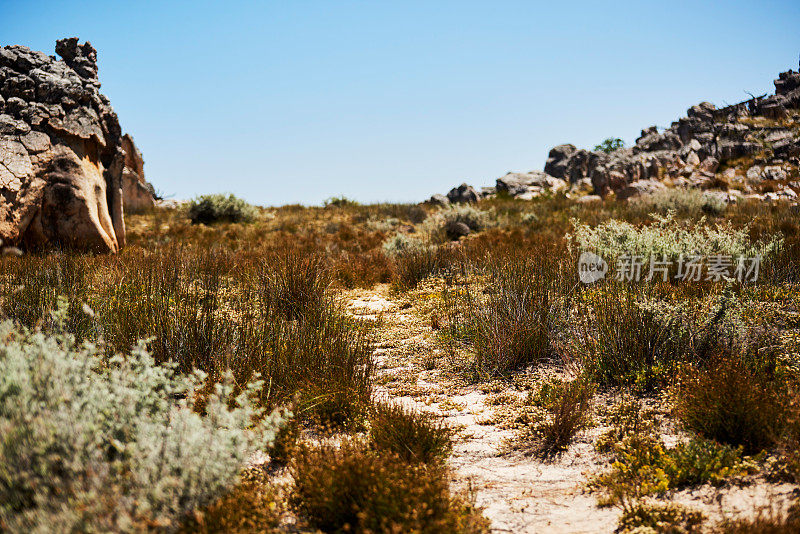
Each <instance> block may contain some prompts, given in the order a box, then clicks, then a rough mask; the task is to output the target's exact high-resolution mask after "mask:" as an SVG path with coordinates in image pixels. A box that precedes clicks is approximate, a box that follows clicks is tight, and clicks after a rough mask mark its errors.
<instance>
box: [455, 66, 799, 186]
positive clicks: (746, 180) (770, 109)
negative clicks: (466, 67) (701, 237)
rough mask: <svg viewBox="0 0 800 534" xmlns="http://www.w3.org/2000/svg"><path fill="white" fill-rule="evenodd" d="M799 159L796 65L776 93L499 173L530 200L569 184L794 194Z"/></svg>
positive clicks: (502, 182)
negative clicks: (540, 165) (624, 141)
mask: <svg viewBox="0 0 800 534" xmlns="http://www.w3.org/2000/svg"><path fill="white" fill-rule="evenodd" d="M799 158H800V73H799V72H795V71H788V72H784V73H782V74H780V76H779V78H778V79H777V80H775V94H774V95H771V96H760V97H753V98H751V99H750V100H746V101H744V102H741V103H739V104H734V105H732V106H727V107H725V108H721V109H716V108H715V106H714V105H713V104H710V103H708V102H702V103H700V104H698V105H696V106H692V107H691V108H690V109H689V110H688V112H687V116H686V117H683V118H681V119H679V120H677V121H676V122H673V123H672V125H671V126H670V127H669V128H667V129H666V130H664V131H661V132H659V130H658V128H656V127H655V126H652V127H650V128H647V129H645V130H642V133H641V136H640V137H639V139H637V140H636V145H635V146H633V147H631V148H622V149H619V150H615V151H613V152H610V153H605V152H601V151H590V150H583V149H578V148H576V147H575V146H574V145H569V144H567V145H559V146H557V147H555V148H553V149H551V150H550V153H549V155H548V158H547V162H546V164H545V167H544V173H542V172H539V171H532V172H529V173H509V174H508V175H506V176H504V177H501V178H498V179H497V184H496V190H497V192H501V193H505V194H507V195H510V196H512V197H515V198H522V199H528V198H533V197H535V196H539V195H541V194H544V193H546V192H548V191H558V190H562V189H564V188H565V186H566V187H569V189H570V191H571V192H572V193H573V194H574V195H575V196H576V197H577V196H581V195H584V194H586V193H594V194H596V195H601V196H603V197H605V196H607V195H609V194H610V193H614V194H616V196H617V197H618V198H628V197H631V196H636V195H639V194H643V193H649V192H653V191H656V190H658V189H662V188H664V187H695V188H703V189H709V188H715V189H724V190H728V189H731V190H733V191H734V192H737V193H741V194H750V195H751V196H752V197H753V198H765V199H768V200H772V199H781V198H784V199H790V200H791V199H795V198H797V193H798V192H800V159H799ZM468 187H469V186H467V185H466V184H464V185H462V186H461V189H464V188H468ZM469 189H472V188H471V187H469ZM760 194H761V195H760ZM448 196H450V195H448ZM457 198H458V200H457V201H471V200H472V198H468V197H466V196H458V197H457ZM450 200H451V201H453V200H454V199H453V198H451V199H450Z"/></svg>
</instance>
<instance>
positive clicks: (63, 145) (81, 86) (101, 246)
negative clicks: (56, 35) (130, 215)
mask: <svg viewBox="0 0 800 534" xmlns="http://www.w3.org/2000/svg"><path fill="white" fill-rule="evenodd" d="M56 52H57V53H58V54H59V55H60V56H61V57H62V58H63V59H62V60H57V59H56V58H55V57H52V56H48V55H46V54H43V53H41V52H37V51H33V50H30V49H28V48H26V47H24V46H16V45H12V46H6V47H2V48H0V95H2V98H1V99H0V193H2V198H0V238H1V239H2V240H3V242H4V243H5V244H8V245H14V246H16V245H21V246H22V247H23V248H26V247H53V246H55V247H69V248H78V249H86V250H94V251H100V252H116V251H117V250H119V248H120V247H121V246H123V245H124V244H125V225H124V222H123V216H122V215H123V198H122V173H123V168H124V165H125V152H124V151H123V149H122V132H121V129H120V125H119V121H118V119H117V115H116V113H114V110H113V109H112V108H111V105H110V103H109V100H108V99H107V98H106V97H105V96H103V95H102V94H100V92H99V88H100V82H99V81H98V79H97V52H96V51H95V50H94V48H92V46H91V44H89V43H88V42H87V43H84V44H79V43H78V39H77V38H75V37H73V38H69V39H61V40H59V41H58V42H57V43H56Z"/></svg>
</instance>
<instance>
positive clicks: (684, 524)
mask: <svg viewBox="0 0 800 534" xmlns="http://www.w3.org/2000/svg"><path fill="white" fill-rule="evenodd" d="M704 519H705V517H704V516H703V514H702V513H700V512H697V511H694V510H690V509H688V508H686V507H685V506H681V505H680V504H673V503H667V504H661V503H643V502H638V503H636V504H635V505H634V506H633V507H631V508H630V509H628V510H624V511H623V512H622V516H621V517H620V519H619V525H618V527H617V530H616V532H618V533H620V534H633V533H644V532H652V533H656V534H689V533H692V532H700V531H701V526H702V523H703V521H704Z"/></svg>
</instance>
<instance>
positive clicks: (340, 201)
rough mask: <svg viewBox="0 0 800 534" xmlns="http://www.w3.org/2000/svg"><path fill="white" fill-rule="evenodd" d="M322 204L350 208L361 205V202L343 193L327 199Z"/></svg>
mask: <svg viewBox="0 0 800 534" xmlns="http://www.w3.org/2000/svg"><path fill="white" fill-rule="evenodd" d="M322 205H323V206H325V207H326V208H327V207H329V206H331V207H334V208H350V207H355V206H359V205H360V204H359V203H358V202H356V201H355V200H352V199H349V198H347V197H346V196H344V195H342V196H338V197H330V198H328V199H326V200H325V201H324V202H323V203H322Z"/></svg>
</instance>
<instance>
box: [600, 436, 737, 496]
mask: <svg viewBox="0 0 800 534" xmlns="http://www.w3.org/2000/svg"><path fill="white" fill-rule="evenodd" d="M611 450H612V454H613V457H614V462H613V464H612V465H611V469H610V470H609V471H607V472H605V473H602V474H600V475H598V476H597V477H595V478H593V479H592V480H591V482H590V487H592V488H595V489H601V490H602V491H603V492H604V495H603V497H602V498H601V504H605V505H610V504H618V505H621V506H622V508H623V509H629V508H630V507H631V505H632V503H636V502H638V501H639V500H640V499H641V498H642V497H645V496H647V495H653V494H661V493H664V492H666V491H667V490H669V489H680V488H684V487H689V486H696V485H700V484H706V483H712V484H715V485H719V484H722V483H723V482H724V481H725V480H726V479H728V478H730V477H731V476H734V475H737V474H740V473H742V472H745V471H746V470H747V469H748V467H747V465H745V464H744V463H743V462H742V457H741V450H736V449H731V448H730V447H726V446H724V445H720V444H718V443H715V442H713V441H708V440H703V439H697V438H694V439H692V440H690V441H688V442H686V443H681V444H678V445H677V446H676V447H674V448H672V449H667V448H666V447H665V446H664V443H663V442H662V441H661V439H660V438H659V437H657V436H654V435H652V434H631V435H629V436H627V437H625V438H624V439H623V440H622V441H620V442H618V443H615V444H613V445H612V446H611Z"/></svg>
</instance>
